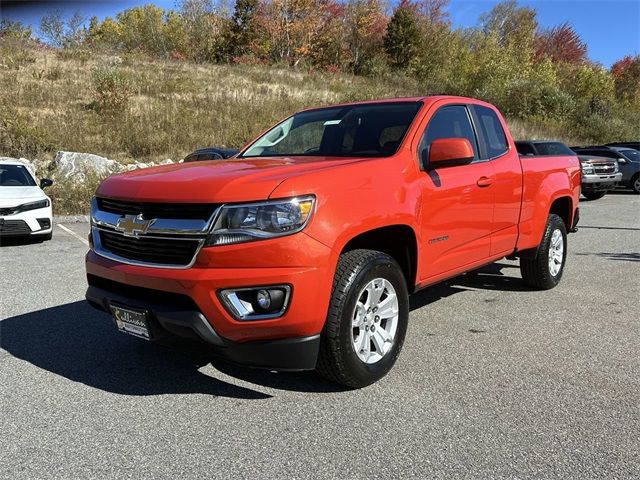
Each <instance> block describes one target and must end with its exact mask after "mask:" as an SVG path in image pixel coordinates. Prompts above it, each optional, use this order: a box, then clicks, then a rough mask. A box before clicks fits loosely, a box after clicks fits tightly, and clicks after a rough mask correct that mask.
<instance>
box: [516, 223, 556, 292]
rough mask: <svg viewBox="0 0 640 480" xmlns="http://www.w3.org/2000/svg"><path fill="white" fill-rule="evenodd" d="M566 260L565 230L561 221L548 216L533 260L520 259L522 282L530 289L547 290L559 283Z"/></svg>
mask: <svg viewBox="0 0 640 480" xmlns="http://www.w3.org/2000/svg"><path fill="white" fill-rule="evenodd" d="M566 259H567V229H566V227H565V224H564V222H563V221H562V219H561V218H560V217H559V216H558V215H555V214H551V215H549V218H548V219H547V226H546V227H545V230H544V235H543V236H542V242H541V243H540V246H539V247H538V252H537V254H536V256H535V258H521V259H520V272H521V273H522V278H523V280H524V281H525V282H526V283H528V284H529V285H531V286H532V287H535V288H538V289H540V290H549V289H550V288H553V287H555V286H556V285H557V284H558V283H560V279H561V278H562V272H563V271H564V265H565V262H566Z"/></svg>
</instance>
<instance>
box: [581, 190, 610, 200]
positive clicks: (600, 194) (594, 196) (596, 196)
mask: <svg viewBox="0 0 640 480" xmlns="http://www.w3.org/2000/svg"><path fill="white" fill-rule="evenodd" d="M606 194H607V192H582V195H584V198H586V199H587V200H599V199H601V198H602V197H604V196H605V195H606Z"/></svg>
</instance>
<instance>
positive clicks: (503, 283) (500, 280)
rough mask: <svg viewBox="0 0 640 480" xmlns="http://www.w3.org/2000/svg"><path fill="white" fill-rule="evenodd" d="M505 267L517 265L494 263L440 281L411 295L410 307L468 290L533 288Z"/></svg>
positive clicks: (414, 308) (518, 290) (517, 290)
mask: <svg viewBox="0 0 640 480" xmlns="http://www.w3.org/2000/svg"><path fill="white" fill-rule="evenodd" d="M504 269H516V270H518V269H519V267H518V266H517V265H509V264H506V263H492V264H491V265H487V266H486V267H482V268H480V269H478V270H474V271H472V272H469V273H465V274H463V275H460V276H458V277H455V278H452V279H450V280H447V281H445V282H443V283H439V284H437V285H434V286H432V287H429V288H427V289H425V290H421V291H419V292H417V293H415V294H414V295H412V296H411V298H410V299H409V300H410V302H409V303H410V309H411V310H412V311H413V310H417V309H418V308H422V307H424V306H426V305H429V304H431V303H433V302H436V301H438V300H440V299H442V298H447V297H450V296H451V295H455V294H456V293H460V292H465V291H467V290H476V289H480V290H494V291H502V292H527V291H531V290H532V289H531V288H530V287H529V286H528V285H527V284H526V283H524V281H523V280H522V278H521V277H520V276H515V277H512V276H509V275H505V274H504V272H503V270H504Z"/></svg>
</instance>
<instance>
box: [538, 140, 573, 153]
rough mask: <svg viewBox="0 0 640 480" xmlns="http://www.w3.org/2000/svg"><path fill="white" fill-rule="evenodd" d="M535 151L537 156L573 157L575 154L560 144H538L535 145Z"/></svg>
mask: <svg viewBox="0 0 640 480" xmlns="http://www.w3.org/2000/svg"><path fill="white" fill-rule="evenodd" d="M536 149H537V150H538V154H539V155H571V156H575V155H576V152H574V151H573V150H571V149H570V148H569V147H567V146H566V145H565V144H564V143H560V142H540V143H536Z"/></svg>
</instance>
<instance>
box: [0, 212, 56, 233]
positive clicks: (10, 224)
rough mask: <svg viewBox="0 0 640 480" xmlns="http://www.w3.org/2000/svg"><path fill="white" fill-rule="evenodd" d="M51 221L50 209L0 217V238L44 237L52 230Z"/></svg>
mask: <svg viewBox="0 0 640 480" xmlns="http://www.w3.org/2000/svg"><path fill="white" fill-rule="evenodd" d="M51 220H52V211H51V207H46V208H38V209H37V210H28V211H26V212H20V213H17V214H15V215H6V216H0V236H2V237H9V236H11V237H14V236H15V237H17V236H28V235H46V234H47V233H51V230H52V228H53V223H52V221H51ZM47 225H48V226H47Z"/></svg>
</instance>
